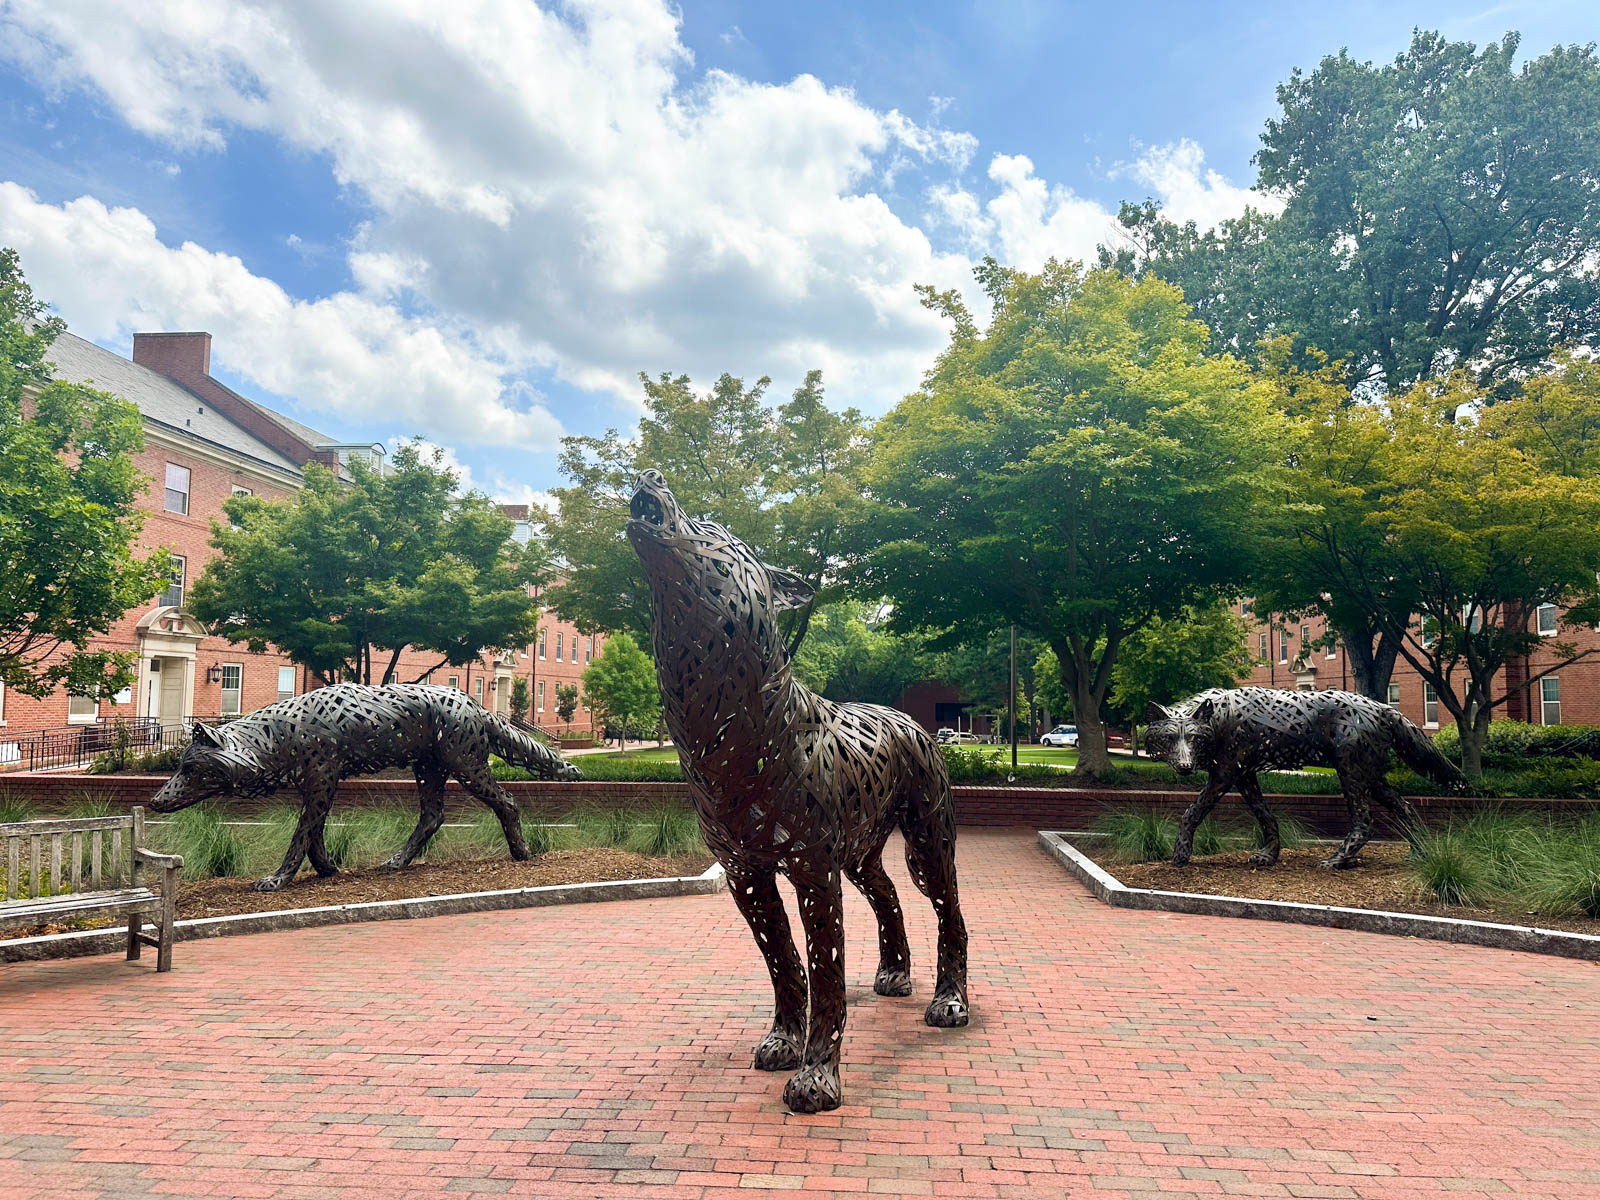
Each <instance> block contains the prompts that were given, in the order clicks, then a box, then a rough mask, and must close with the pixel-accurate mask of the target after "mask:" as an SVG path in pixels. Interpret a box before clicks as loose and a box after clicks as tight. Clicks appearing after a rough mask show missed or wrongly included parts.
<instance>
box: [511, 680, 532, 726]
mask: <svg viewBox="0 0 1600 1200" xmlns="http://www.w3.org/2000/svg"><path fill="white" fill-rule="evenodd" d="M528 692H529V688H528V681H527V680H526V679H524V678H523V677H522V676H521V675H518V676H517V677H516V678H515V679H513V680H512V681H511V719H512V720H513V721H518V722H521V721H526V720H527V719H528V709H529V707H530V701H529V697H528Z"/></svg>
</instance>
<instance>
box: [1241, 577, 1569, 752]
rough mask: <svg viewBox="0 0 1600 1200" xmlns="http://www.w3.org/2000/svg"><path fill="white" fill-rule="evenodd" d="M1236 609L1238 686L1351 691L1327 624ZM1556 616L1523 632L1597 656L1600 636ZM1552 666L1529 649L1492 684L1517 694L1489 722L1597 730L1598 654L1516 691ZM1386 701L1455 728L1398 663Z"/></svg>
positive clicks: (1547, 608) (1418, 718)
mask: <svg viewBox="0 0 1600 1200" xmlns="http://www.w3.org/2000/svg"><path fill="white" fill-rule="evenodd" d="M1238 611H1239V613H1240V614H1241V615H1242V616H1243V617H1244V620H1245V622H1246V624H1247V625H1248V626H1249V629H1250V634H1249V645H1250V649H1251V651H1252V655H1253V657H1254V659H1255V667H1254V669H1253V670H1252V671H1251V673H1250V676H1249V678H1247V679H1245V680H1243V682H1244V683H1246V684H1250V685H1253V686H1257V687H1278V688H1289V689H1298V690H1301V691H1328V690H1339V691H1349V690H1351V686H1352V681H1351V677H1350V667H1349V657H1348V655H1347V654H1346V652H1345V648H1344V646H1343V644H1342V643H1340V642H1339V641H1338V640H1337V639H1336V638H1330V637H1329V636H1328V627H1327V623H1326V622H1325V621H1323V620H1322V618H1320V617H1313V618H1310V619H1308V620H1305V621H1289V620H1286V619H1283V618H1279V617H1276V616H1267V617H1262V616H1259V615H1257V614H1256V613H1255V612H1254V611H1253V610H1252V606H1251V604H1250V602H1249V601H1245V602H1244V603H1242V604H1240V605H1239V606H1238ZM1559 618H1560V610H1559V609H1558V608H1557V607H1556V606H1555V605H1553V604H1547V605H1544V606H1543V607H1541V608H1539V609H1538V610H1537V611H1535V612H1533V613H1530V614H1529V616H1528V624H1529V628H1530V629H1532V630H1536V631H1537V632H1538V633H1539V634H1540V636H1541V637H1544V638H1548V639H1549V640H1550V641H1557V640H1559V641H1562V642H1574V643H1576V644H1577V646H1578V647H1579V649H1581V650H1589V649H1594V650H1596V651H1600V631H1597V630H1594V629H1590V628H1582V629H1572V628H1569V627H1566V626H1564V625H1560V624H1559ZM1558 661H1559V660H1558V659H1557V658H1556V656H1555V655H1553V654H1550V653H1548V652H1544V651H1541V650H1535V651H1534V652H1533V653H1532V654H1529V655H1526V656H1525V657H1523V658H1519V659H1517V660H1515V661H1513V662H1512V663H1510V664H1509V665H1508V666H1507V668H1506V669H1505V670H1504V671H1502V672H1501V674H1500V677H1499V679H1498V680H1497V683H1496V687H1495V689H1494V696H1495V698H1496V699H1499V698H1501V697H1504V696H1506V693H1507V691H1508V689H1511V688H1516V692H1515V694H1514V695H1512V696H1510V698H1509V699H1507V700H1505V702H1504V703H1502V704H1499V705H1498V706H1497V707H1496V708H1495V710H1494V717H1495V719H1496V720H1502V719H1505V720H1513V721H1527V722H1529V723H1530V724H1534V725H1600V653H1597V654H1596V656H1595V657H1592V658H1585V659H1580V660H1579V661H1577V662H1574V663H1568V664H1567V665H1565V666H1563V667H1560V668H1559V669H1558V670H1557V671H1556V672H1554V673H1553V674H1551V675H1548V676H1545V677H1544V678H1543V679H1540V680H1539V681H1538V682H1536V683H1534V685H1533V686H1532V688H1519V687H1517V685H1518V684H1520V683H1522V682H1523V681H1525V680H1527V679H1529V678H1530V677H1532V676H1535V675H1539V674H1541V673H1542V672H1544V671H1546V670H1549V668H1550V667H1551V666H1553V665H1554V664H1555V663H1556V662H1558ZM1389 703H1391V704H1393V705H1394V706H1395V707H1396V708H1398V709H1399V710H1400V711H1401V712H1402V713H1404V714H1405V716H1406V718H1407V719H1408V720H1411V721H1414V722H1415V723H1416V724H1418V725H1420V726H1422V727H1423V728H1425V729H1437V728H1439V726H1440V724H1441V722H1442V723H1443V724H1445V725H1450V724H1453V723H1454V718H1453V717H1451V715H1450V713H1449V711H1448V710H1447V709H1446V708H1445V707H1444V706H1443V705H1442V704H1440V703H1439V702H1438V700H1437V698H1436V697H1435V696H1434V694H1433V689H1432V688H1431V687H1430V686H1429V685H1427V684H1426V683H1424V682H1423V680H1422V677H1421V676H1420V675H1418V674H1417V671H1416V669H1415V668H1414V667H1412V666H1411V664H1410V663H1408V662H1406V661H1405V659H1404V658H1401V659H1400V660H1399V661H1398V662H1396V663H1395V668H1394V674H1393V676H1392V677H1391V681H1390V684H1389Z"/></svg>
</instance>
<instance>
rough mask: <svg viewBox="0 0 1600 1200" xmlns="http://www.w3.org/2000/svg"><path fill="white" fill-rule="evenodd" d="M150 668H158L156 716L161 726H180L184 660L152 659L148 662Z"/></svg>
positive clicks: (181, 721)
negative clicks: (159, 719)
mask: <svg viewBox="0 0 1600 1200" xmlns="http://www.w3.org/2000/svg"><path fill="white" fill-rule="evenodd" d="M150 665H151V667H152V668H154V667H157V666H159V667H160V671H159V672H157V674H156V678H157V679H158V680H159V681H160V682H159V683H157V684H156V687H157V689H158V691H157V700H156V716H158V717H160V718H161V723H162V724H163V725H181V724H182V723H183V707H184V706H183V701H184V698H185V697H184V694H183V682H184V680H183V677H184V674H185V672H184V669H183V668H184V665H185V663H184V660H183V659H181V658H153V659H151V660H150Z"/></svg>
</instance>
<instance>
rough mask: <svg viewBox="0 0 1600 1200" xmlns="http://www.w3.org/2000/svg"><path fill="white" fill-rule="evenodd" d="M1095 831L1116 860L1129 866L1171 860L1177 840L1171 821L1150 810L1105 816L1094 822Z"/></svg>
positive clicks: (1167, 817) (1175, 830)
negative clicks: (1104, 838) (1106, 842)
mask: <svg viewBox="0 0 1600 1200" xmlns="http://www.w3.org/2000/svg"><path fill="white" fill-rule="evenodd" d="M1095 830H1096V832H1098V833H1102V834H1104V835H1105V836H1106V838H1107V840H1108V841H1110V843H1111V849H1112V852H1113V853H1115V854H1116V856H1117V857H1118V858H1119V859H1121V860H1122V861H1123V862H1129V863H1141V862H1157V861H1159V860H1161V859H1167V858H1171V857H1172V843H1173V840H1174V839H1175V838H1176V836H1177V824H1176V822H1174V821H1173V819H1172V818H1171V817H1169V816H1165V815H1163V814H1161V813H1158V812H1153V811H1149V810H1146V811H1126V810H1124V811H1121V812H1110V813H1106V814H1105V815H1104V816H1103V817H1101V818H1100V819H1099V820H1098V821H1096V822H1095Z"/></svg>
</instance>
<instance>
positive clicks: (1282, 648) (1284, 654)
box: [1278, 632, 1289, 663]
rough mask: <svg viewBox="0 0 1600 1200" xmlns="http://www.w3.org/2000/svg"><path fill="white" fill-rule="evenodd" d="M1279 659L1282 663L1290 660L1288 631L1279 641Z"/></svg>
mask: <svg viewBox="0 0 1600 1200" xmlns="http://www.w3.org/2000/svg"><path fill="white" fill-rule="evenodd" d="M1278 661H1279V662H1280V663H1286V662H1288V661H1289V635H1288V633H1287V632H1285V633H1284V635H1283V637H1282V638H1281V639H1280V640H1279V642H1278Z"/></svg>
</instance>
